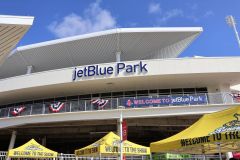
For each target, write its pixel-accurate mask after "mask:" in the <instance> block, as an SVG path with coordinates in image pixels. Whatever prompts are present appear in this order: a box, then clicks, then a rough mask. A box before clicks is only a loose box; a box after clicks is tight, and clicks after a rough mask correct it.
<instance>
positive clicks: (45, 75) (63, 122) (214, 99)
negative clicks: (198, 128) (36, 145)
mask: <svg viewBox="0 0 240 160" xmlns="http://www.w3.org/2000/svg"><path fill="white" fill-rule="evenodd" d="M32 22H33V17H16V16H1V17H0V29H1V31H0V33H1V34H0V37H1V43H0V45H1V49H0V56H1V57H0V65H1V66H0V142H1V144H0V150H8V149H9V148H13V146H19V145H21V144H23V143H25V142H27V141H28V140H30V139H31V138H35V139H36V140H38V141H39V142H41V143H42V144H44V145H46V146H47V147H49V148H51V149H53V150H56V151H58V152H64V153H73V150H74V149H76V148H79V147H81V146H85V145H87V144H90V143H91V142H94V141H95V140H97V139H99V138H101V137H102V136H103V135H105V134H106V133H108V132H109V131H114V132H118V130H119V129H118V119H119V117H120V114H122V116H123V118H124V119H126V122H127V127H128V139H129V140H131V141H133V142H136V143H139V144H143V145H149V143H150V142H153V141H156V140H160V139H163V138H166V137H169V136H170V135H173V134H175V133H178V132H179V131H181V130H183V129H185V128H186V127H188V126H189V125H191V124H193V123H194V122H195V121H196V120H198V118H199V117H200V116H201V115H203V114H205V113H211V112H215V111H219V110H222V109H226V108H229V107H232V106H235V105H239V97H238V95H237V94H235V93H234V92H233V91H232V90H231V89H230V87H231V86H233V85H236V84H239V83H240V69H239V68H240V58H239V57H187V58H178V57H179V55H180V54H181V53H182V52H183V51H184V50H185V49H186V48H187V47H188V46H189V45H190V44H191V43H192V42H193V41H194V40H195V39H196V38H197V37H198V36H199V35H200V33H201V32H202V31H203V29H202V28H201V27H176V28H117V29H112V30H107V31H102V32H96V33H90V34H85V35H79V36H74V37H68V38H63V39H57V40H52V41H46V42H42V43H37V44H31V45H27V46H21V47H17V48H15V49H14V47H15V45H16V44H17V42H18V41H19V40H20V39H21V37H22V36H23V35H24V34H25V32H26V31H27V30H28V28H29V27H30V26H31V24H32ZM203 47H209V46H203Z"/></svg>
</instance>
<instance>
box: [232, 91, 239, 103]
mask: <svg viewBox="0 0 240 160" xmlns="http://www.w3.org/2000/svg"><path fill="white" fill-rule="evenodd" d="M230 95H231V96H232V97H233V99H234V100H235V101H236V102H240V93H232V94H230Z"/></svg>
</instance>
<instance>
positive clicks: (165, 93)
mask: <svg viewBox="0 0 240 160" xmlns="http://www.w3.org/2000/svg"><path fill="white" fill-rule="evenodd" d="M158 93H159V95H170V89H159V90H158Z"/></svg>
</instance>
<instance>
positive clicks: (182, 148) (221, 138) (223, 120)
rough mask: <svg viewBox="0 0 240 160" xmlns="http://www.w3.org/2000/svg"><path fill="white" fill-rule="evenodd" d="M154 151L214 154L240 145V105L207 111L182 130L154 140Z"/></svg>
mask: <svg viewBox="0 0 240 160" xmlns="http://www.w3.org/2000/svg"><path fill="white" fill-rule="evenodd" d="M150 148H151V152H171V153H190V154H211V153H219V152H230V151H237V150H239V149H240V106H237V107H231V108H229V109H226V110H223V111H219V112H215V113H211V114H206V115H204V116H203V117H202V118H200V119H199V120H198V121H197V122H195V123H194V124H193V125H192V126H190V127H188V128H187V129H185V130H183V131H182V132H180V133H178V134H176V135H174V136H171V137H169V138H166V139H164V140H160V141H157V142H153V143H151V144H150Z"/></svg>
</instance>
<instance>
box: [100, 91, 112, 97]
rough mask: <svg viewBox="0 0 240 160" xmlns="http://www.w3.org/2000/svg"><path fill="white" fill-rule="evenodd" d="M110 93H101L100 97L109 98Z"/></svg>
mask: <svg viewBox="0 0 240 160" xmlns="http://www.w3.org/2000/svg"><path fill="white" fill-rule="evenodd" d="M111 95H112V94H111V92H109V93H101V97H111Z"/></svg>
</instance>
